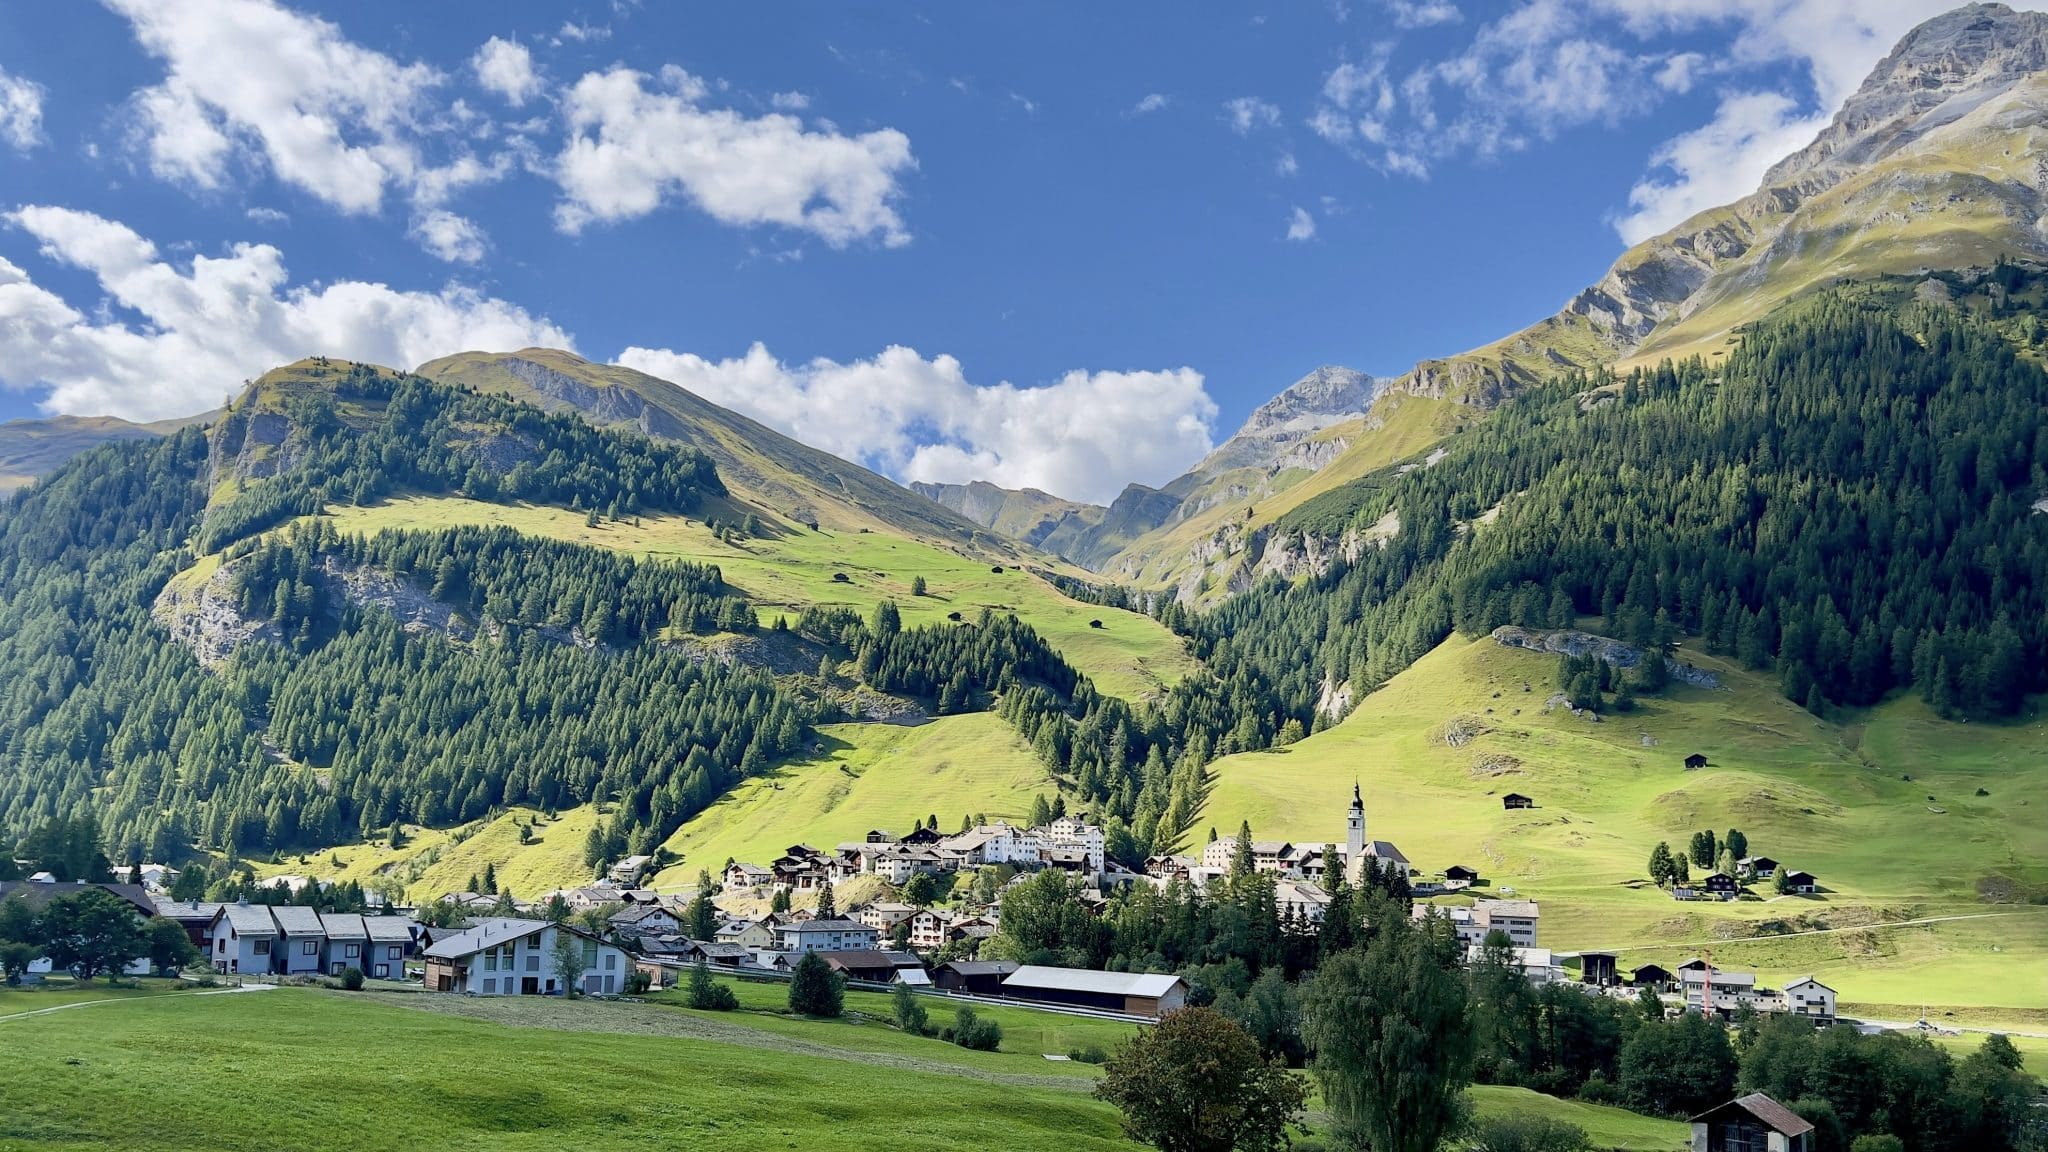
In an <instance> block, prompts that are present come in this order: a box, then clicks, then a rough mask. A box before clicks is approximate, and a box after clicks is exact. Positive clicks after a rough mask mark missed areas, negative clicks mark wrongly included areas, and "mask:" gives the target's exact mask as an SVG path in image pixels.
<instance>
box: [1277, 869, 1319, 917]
mask: <svg viewBox="0 0 2048 1152" xmlns="http://www.w3.org/2000/svg"><path fill="white" fill-rule="evenodd" d="M1273 902H1274V903H1275V904H1277V905H1279V908H1280V915H1281V917H1282V918H1288V917H1294V918H1298V919H1300V920H1301V921H1302V922H1303V923H1307V924H1320V923H1322V922H1323V913H1324V911H1326V910H1327V909H1328V908H1329V907H1330V894H1329V893H1328V892H1325V891H1323V890H1322V888H1321V887H1320V886H1319V885H1316V884H1313V883H1311V882H1309V881H1307V880H1287V879H1281V880H1277V881H1275V882H1274V884H1273Z"/></svg>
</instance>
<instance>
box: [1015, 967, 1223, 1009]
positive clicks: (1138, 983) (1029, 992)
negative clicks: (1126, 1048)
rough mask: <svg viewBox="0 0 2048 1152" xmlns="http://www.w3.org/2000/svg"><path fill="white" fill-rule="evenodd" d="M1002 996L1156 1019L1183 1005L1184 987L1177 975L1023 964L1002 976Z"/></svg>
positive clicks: (1186, 993)
mask: <svg viewBox="0 0 2048 1152" xmlns="http://www.w3.org/2000/svg"><path fill="white" fill-rule="evenodd" d="M1003 995H1005V996H1008V997H1011V998H1013V999H1017V1000H1030V1001H1035V1002H1037V1003H1040V1004H1067V1005H1072V1006H1075V1007H1080V1008H1098V1009H1102V1010H1103V1011H1107V1012H1123V1013H1126V1014H1128V1015H1132V1016H1149V1017H1158V1016H1162V1015H1164V1014H1166V1013H1168V1012H1172V1011H1174V1010H1175V1009H1178V1008H1181V1007H1183V1006H1184V1005H1186V1004H1187V999H1188V988H1187V983H1186V982H1185V981H1183V980H1182V979H1181V978H1180V977H1178V976H1160V975H1148V974H1144V973H1137V972H1097V971H1093V970H1091V969H1087V968H1049V967H1043V966H1040V965H1037V964H1026V965H1024V966H1023V967H1021V968H1019V969H1017V970H1016V971H1015V972H1012V973H1010V974H1009V975H1008V976H1007V977H1004V979H1003Z"/></svg>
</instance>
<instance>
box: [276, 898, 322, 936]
mask: <svg viewBox="0 0 2048 1152" xmlns="http://www.w3.org/2000/svg"><path fill="white" fill-rule="evenodd" d="M270 914H271V915H272V916H274V917H275V918H276V919H277V927H278V930H279V931H281V932H283V933H284V934H285V935H287V936H320V935H323V934H325V933H326V931H327V930H326V929H325V928H323V927H321V924H320V913H318V912H315V911H314V910H313V909H311V908H301V907H299V906H298V905H296V904H279V905H278V906H276V907H275V908H272V909H271V910H270Z"/></svg>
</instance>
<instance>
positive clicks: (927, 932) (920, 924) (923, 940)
mask: <svg viewBox="0 0 2048 1152" xmlns="http://www.w3.org/2000/svg"><path fill="white" fill-rule="evenodd" d="M952 927H953V914H952V913H950V912H943V911H940V910H939V909H937V908H920V909H919V910H918V911H917V914H916V915H914V916H912V917H911V918H910V946H911V947H912V948H920V949H923V950H924V951H926V952H936V951H938V950H939V949H940V948H943V947H945V946H946V937H947V933H948V932H949V931H950V930H951V929H952Z"/></svg>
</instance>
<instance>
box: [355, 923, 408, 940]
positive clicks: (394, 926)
mask: <svg viewBox="0 0 2048 1152" xmlns="http://www.w3.org/2000/svg"><path fill="white" fill-rule="evenodd" d="M363 929H364V931H366V932H368V933H369V934H370V939H371V940H374V941H376V942H377V943H379V944H410V943H412V921H410V920H407V919H406V918H405V917H403V916H365V917H363Z"/></svg>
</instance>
